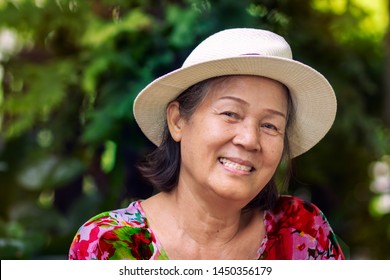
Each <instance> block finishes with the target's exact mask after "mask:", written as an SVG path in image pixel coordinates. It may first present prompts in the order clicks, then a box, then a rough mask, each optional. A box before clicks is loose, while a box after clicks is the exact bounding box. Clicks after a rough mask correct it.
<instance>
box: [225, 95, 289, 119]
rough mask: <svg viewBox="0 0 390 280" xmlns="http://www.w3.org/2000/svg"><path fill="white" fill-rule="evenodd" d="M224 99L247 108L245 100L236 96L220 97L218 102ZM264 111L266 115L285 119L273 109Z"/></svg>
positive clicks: (283, 115) (247, 104)
mask: <svg viewBox="0 0 390 280" xmlns="http://www.w3.org/2000/svg"><path fill="white" fill-rule="evenodd" d="M224 99H227V100H233V101H236V102H238V103H241V104H243V105H245V106H249V103H248V102H246V101H245V100H243V99H241V98H238V97H236V96H230V95H228V96H222V97H221V98H219V99H218V100H224ZM265 111H267V112H268V113H270V114H272V115H278V116H281V117H283V118H286V115H285V114H284V113H282V112H280V111H278V110H274V109H265Z"/></svg>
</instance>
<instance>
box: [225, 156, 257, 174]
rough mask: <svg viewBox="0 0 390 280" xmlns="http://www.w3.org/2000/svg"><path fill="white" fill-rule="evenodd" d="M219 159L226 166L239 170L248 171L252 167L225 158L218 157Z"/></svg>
mask: <svg viewBox="0 0 390 280" xmlns="http://www.w3.org/2000/svg"><path fill="white" fill-rule="evenodd" d="M219 161H220V162H221V163H222V164H223V165H224V166H226V167H229V168H232V169H237V170H241V171H246V172H249V171H251V170H252V167H250V166H246V165H241V164H238V163H235V162H232V161H230V160H228V159H226V158H220V159H219Z"/></svg>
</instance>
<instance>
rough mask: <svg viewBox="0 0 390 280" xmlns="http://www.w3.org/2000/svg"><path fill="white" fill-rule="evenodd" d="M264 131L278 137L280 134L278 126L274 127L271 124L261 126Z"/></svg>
mask: <svg viewBox="0 0 390 280" xmlns="http://www.w3.org/2000/svg"><path fill="white" fill-rule="evenodd" d="M261 127H262V128H263V129H265V130H266V131H267V133H269V134H272V135H277V134H279V133H280V131H279V129H278V127H277V126H276V125H273V124H271V123H265V124H263V125H262V126H261Z"/></svg>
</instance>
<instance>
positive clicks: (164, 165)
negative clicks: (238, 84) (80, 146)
mask: <svg viewBox="0 0 390 280" xmlns="http://www.w3.org/2000/svg"><path fill="white" fill-rule="evenodd" d="M229 77H230V76H222V77H215V78H210V79H207V80H204V81H201V82H199V83H197V84H195V85H193V86H191V87H189V88H188V89H187V90H185V91H183V92H182V93H181V94H180V95H179V96H178V97H177V98H176V99H175V100H173V101H177V102H178V103H179V108H180V109H179V110H180V115H181V116H183V117H184V118H186V119H189V118H190V117H191V116H192V114H193V113H194V112H195V110H196V108H198V106H199V104H200V103H201V102H202V101H203V99H204V98H205V96H206V95H207V93H208V91H209V90H210V89H211V88H212V87H213V86H215V85H216V84H219V83H222V82H223V81H225V80H226V79H228V78H229ZM285 88H286V92H287V96H288V98H287V99H288V107H287V108H288V109H287V123H286V131H287V128H288V127H289V125H290V122H291V118H292V114H293V110H292V108H293V104H292V100H291V97H290V94H289V90H288V88H287V87H285ZM283 155H284V158H285V161H286V162H287V164H288V166H289V165H290V162H291V159H290V149H289V141H288V136H287V133H285V137H284V151H283ZM180 161H181V153H180V143H178V142H176V141H174V140H173V138H172V136H171V134H170V132H169V129H168V125H167V123H166V122H165V125H164V132H163V138H162V142H161V144H160V146H159V147H157V148H156V149H155V150H154V151H152V152H151V153H150V154H148V155H147V156H146V157H145V158H144V160H143V161H141V162H140V163H139V164H138V169H139V171H140V172H141V174H142V175H143V176H144V177H145V178H146V179H147V180H148V181H150V182H151V183H152V184H153V186H154V187H156V188H157V189H158V190H159V191H162V192H170V191H171V190H172V189H174V188H175V187H176V186H177V183H178V180H179V172H180ZM289 178H290V172H289V168H288V172H287V174H286V175H285V178H284V185H286V184H288V180H289ZM278 197H279V191H278V188H277V185H276V182H275V175H274V176H273V177H272V178H271V180H270V181H269V182H268V183H267V185H266V186H265V187H264V188H263V190H262V191H261V192H260V193H259V194H258V195H257V196H256V197H255V198H254V199H252V201H250V202H249V203H248V204H247V205H246V206H245V208H244V209H253V208H260V209H263V210H265V209H272V208H273V206H274V205H275V203H276V201H277V199H278Z"/></svg>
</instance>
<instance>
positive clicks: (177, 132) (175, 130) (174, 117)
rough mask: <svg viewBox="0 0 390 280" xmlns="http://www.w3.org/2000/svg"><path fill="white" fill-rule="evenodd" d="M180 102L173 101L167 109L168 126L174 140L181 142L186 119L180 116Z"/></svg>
mask: <svg viewBox="0 0 390 280" xmlns="http://www.w3.org/2000/svg"><path fill="white" fill-rule="evenodd" d="M179 107H180V105H179V102H177V101H173V102H171V103H169V104H168V107H167V124H168V129H169V132H170V133H171V136H172V138H173V140H175V141H176V142H180V140H181V137H182V129H183V124H184V119H183V118H182V116H181V115H180V108H179Z"/></svg>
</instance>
